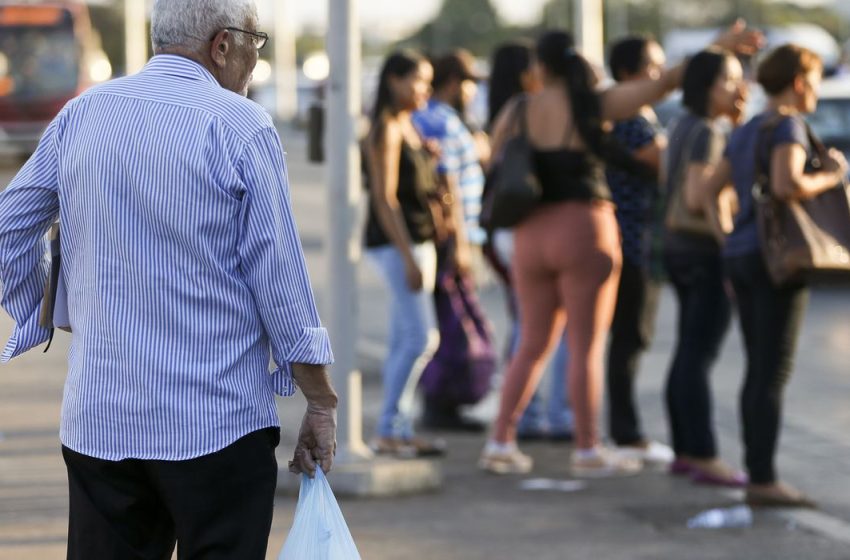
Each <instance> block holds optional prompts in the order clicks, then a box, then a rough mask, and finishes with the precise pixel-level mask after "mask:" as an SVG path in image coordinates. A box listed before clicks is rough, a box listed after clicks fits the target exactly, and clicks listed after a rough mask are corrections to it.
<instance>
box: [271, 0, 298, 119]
mask: <svg viewBox="0 0 850 560" xmlns="http://www.w3.org/2000/svg"><path fill="white" fill-rule="evenodd" d="M272 9H273V10H274V38H273V39H272V42H273V43H274V76H275V98H276V101H275V113H276V115H275V116H276V117H277V118H278V120H280V121H291V120H292V119H294V118H295V117H296V115H297V113H298V71H297V68H296V62H295V29H294V27H293V26H292V14H293V13H294V10H293V9H292V2H291V0H273V1H272Z"/></svg>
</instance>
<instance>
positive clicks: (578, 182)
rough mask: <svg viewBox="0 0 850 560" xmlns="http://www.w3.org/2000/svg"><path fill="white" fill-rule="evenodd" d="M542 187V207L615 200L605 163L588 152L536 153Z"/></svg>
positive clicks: (534, 152)
mask: <svg viewBox="0 0 850 560" xmlns="http://www.w3.org/2000/svg"><path fill="white" fill-rule="evenodd" d="M533 157H534V168H535V171H536V172H537V178H538V180H539V181H540V186H541V190H542V193H541V197H540V203H541V204H554V203H558V202H566V201H570V200H576V201H583V202H590V201H593V200H612V197H611V190H610V189H609V188H608V182H607V181H606V179H605V167H604V165H603V164H602V162H601V161H600V160H599V159H598V158H595V157H593V156H590V155H588V154H587V153H586V152H585V151H579V150H568V149H566V148H558V149H551V150H538V149H534V150H533Z"/></svg>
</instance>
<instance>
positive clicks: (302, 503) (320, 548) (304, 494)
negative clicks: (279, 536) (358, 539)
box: [278, 468, 360, 560]
mask: <svg viewBox="0 0 850 560" xmlns="http://www.w3.org/2000/svg"><path fill="white" fill-rule="evenodd" d="M278 560H360V553H358V552H357V547H356V546H355V545H354V539H353V538H351V532H350V531H349V530H348V525H346V524H345V519H344V518H343V517H342V512H341V511H340V509H339V505H337V503H336V498H334V494H333V491H332V490H331V487H330V484H328V479H327V478H325V473H323V472H322V469H321V468H317V469H316V478H310V477H309V476H307V475H306V474H303V475H301V490H300V491H299V493H298V505H297V506H296V507H295V520H294V521H293V522H292V529H290V530H289V536H287V537H286V542H285V543H284V545H283V550H281V551H280V556H278Z"/></svg>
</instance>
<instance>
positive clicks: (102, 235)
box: [0, 0, 337, 560]
mask: <svg viewBox="0 0 850 560" xmlns="http://www.w3.org/2000/svg"><path fill="white" fill-rule="evenodd" d="M257 19H258V18H257V11H256V7H255V5H254V2H253V0H158V1H157V2H156V4H155V6H154V9H153V14H152V19H151V35H152V41H153V47H154V53H155V56H154V57H153V58H152V59H151V60H150V61H149V62H148V64H147V65H146V66H145V68H144V69H143V70H142V71H141V72H140V73H138V74H136V75H134V76H129V77H126V78H122V79H118V80H114V81H112V82H109V83H106V84H103V85H101V86H98V87H95V88H92V89H90V90H88V91H87V92H85V93H83V94H82V95H81V96H79V97H78V98H76V99H74V100H73V101H71V102H70V103H68V105H66V106H65V108H64V109H63V110H62V111H61V112H60V113H59V115H58V116H57V117H56V119H55V120H54V121H53V122H52V123H51V124H50V126H49V127H48V128H47V130H46V132H45V133H44V136H43V138H42V139H41V142H40V143H39V146H38V148H37V150H36V152H35V153H34V154H33V156H32V157H31V158H30V160H29V161H27V163H26V164H25V165H24V166H23V168H22V169H21V170H20V172H19V173H18V174H17V175H16V176H15V178H14V179H13V181H12V183H11V184H10V185H9V186H8V188H7V189H6V190H5V191H4V192H3V193H2V194H0V280H2V284H3V295H2V305H3V307H4V308H5V310H6V311H7V312H8V313H9V314H10V315H11V316H12V318H13V319H14V320H15V323H16V327H15V330H14V333H13V334H12V337H11V339H10V340H9V342H8V344H7V346H6V348H5V351H4V352H3V355H2V360H3V361H7V360H9V359H10V358H12V357H14V356H16V355H18V354H21V353H22V352H24V351H26V350H27V349H29V348H32V347H33V346H35V345H38V344H40V343H42V342H44V341H45V340H46V339H47V337H48V331H47V330H46V329H43V328H42V327H40V326H39V325H38V315H39V307H40V304H41V299H42V286H43V284H44V281H45V278H46V274H47V267H46V263H45V261H44V259H43V256H44V255H45V251H46V247H45V244H44V241H43V236H44V233H45V232H46V231H47V228H48V227H49V225H50V224H51V223H53V222H54V221H55V220H56V219H57V218H60V219H61V224H62V274H63V275H64V279H65V283H66V285H67V292H68V314H69V320H70V324H71V328H72V331H73V334H72V338H71V350H70V353H69V357H68V377H67V380H66V385H65V393H64V400H63V405H62V419H61V428H60V439H61V441H62V452H63V456H64V458H65V462H66V464H67V468H68V479H69V490H70V524H69V535H68V558H71V559H93V558H97V559H99V560H101V559H112V558H114V559H131V558H132V559H136V558H139V559H141V558H169V557H170V556H171V553H172V550H173V549H174V546H175V542H176V541H177V542H179V548H180V556H181V558H205V559H212V558H233V559H239V560H246V559H258V560H259V559H262V558H265V553H266V546H267V541H268V535H269V530H270V527H271V520H272V510H273V497H274V490H275V487H276V479H277V463H276V460H275V454H274V450H275V447H276V446H277V444H278V441H279V438H280V432H279V430H280V428H279V425H280V424H279V419H278V416H277V410H276V406H275V400H274V393H278V394H280V395H289V394H292V393H293V391H294V390H295V388H296V386H297V387H299V388H300V389H301V391H302V392H303V393H304V395H305V397H306V399H307V410H306V413H305V416H304V420H303V423H302V425H301V429H300V434H299V438H298V444H297V447H296V450H295V456H294V458H293V460H292V461H291V462H290V470H292V471H293V472H307V473H310V474H314V473H315V469H316V468H318V467H321V468H323V469H324V470H328V469H330V468H331V466H332V462H333V453H334V448H335V434H336V425H335V410H336V402H337V397H336V394H335V393H334V391H333V389H332V387H331V385H330V382H329V378H328V375H327V372H326V370H325V365H326V364H329V363H331V362H332V360H333V357H332V353H331V347H330V343H329V340H328V336H327V332H326V331H325V329H324V328H322V325H321V322H320V320H319V316H318V313H317V311H316V307H315V303H314V298H313V294H312V290H311V287H310V281H309V278H308V276H307V270H306V267H305V262H304V256H303V253H302V248H301V245H300V241H299V238H298V232H297V230H296V227H295V223H294V220H293V216H292V210H291V207H290V195H289V186H288V182H287V175H286V167H285V163H284V159H283V151H282V149H281V145H280V139H279V138H278V135H277V132H276V130H275V128H274V127H273V124H272V120H271V118H270V117H269V115H268V114H267V113H266V112H265V111H263V110H262V109H261V108H260V107H259V106H258V105H256V104H254V103H253V102H251V101H249V100H247V99H246V98H245V93H246V90H247V87H248V83H249V81H250V76H251V72H252V71H253V68H254V65H255V64H256V61H257V57H258V53H257V51H258V50H259V49H260V48H262V47H263V45H264V44H265V42H266V40H267V38H268V37H267V36H266V35H265V34H264V33H261V32H259V31H258V30H257V24H258V21H257ZM270 358H271V359H272V360H273V361H274V363H275V364H276V366H277V367H276V369H275V371H274V372H272V373H270V372H269V362H270Z"/></svg>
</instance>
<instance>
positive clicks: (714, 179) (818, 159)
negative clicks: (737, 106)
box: [701, 45, 848, 507]
mask: <svg viewBox="0 0 850 560" xmlns="http://www.w3.org/2000/svg"><path fill="white" fill-rule="evenodd" d="M822 75H823V63H822V61H821V59H820V58H819V57H818V55H817V54H815V53H814V52H812V51H810V50H808V49H805V48H803V47H799V46H796V45H783V46H781V47H778V48H777V49H775V50H774V51H773V52H771V53H770V54H769V55H768V56H767V57H766V58H765V59H764V60H763V61H762V63H761V64H760V65H759V68H758V73H757V78H758V82H759V84H760V85H761V86H762V88H764V91H765V93H767V95H768V106H767V110H765V111H764V112H763V113H761V114H758V115H756V116H755V117H753V118H752V119H751V120H750V121H749V122H747V124H745V125H744V126H742V127H741V128H739V129H738V130H736V131H735V132H734V133H733V134H732V137H731V138H730V140H729V144H728V146H727V148H726V151H725V153H724V154H723V160H722V161H721V162H720V163H719V164H718V166H717V168H716V169H715V171H714V173H713V174H712V175H711V176H710V177H709V178H708V180H707V181H705V182H704V183H703V188H702V189H701V190H702V192H703V195H704V197H705V198H704V201H705V204H706V205H708V206H710V205H714V204H716V200H717V196H718V193H720V192H721V189H722V188H723V187H724V186H725V185H728V184H730V183H731V184H733V185H734V187H735V191H736V192H737V194H738V198H739V201H740V211H739V212H738V214H737V216H736V217H735V222H734V227H733V229H732V232H731V233H730V234H729V235H728V236H727V238H726V243H725V245H724V248H723V257H724V265H725V267H726V271H727V274H728V276H729V279H730V280H731V281H732V287H733V288H734V291H735V296H736V300H737V303H738V314H739V318H740V321H741V332H742V333H743V337H744V347H745V350H746V356H747V362H746V370H745V374H744V386H743V390H742V392H741V418H742V420H743V440H744V457H745V462H746V466H747V471H748V473H749V476H750V481H749V485H748V486H747V493H746V500H747V502H748V503H749V504H750V505H754V506H785V507H810V506H813V505H814V504H813V502H812V501H811V500H810V499H809V498H807V497H806V496H805V495H804V494H803V493H802V492H800V491H799V490H797V489H795V488H793V487H792V486H790V485H788V484H786V483H784V482H782V481H781V480H780V479H779V476H778V474H777V471H776V465H775V460H776V446H777V444H778V442H779V431H780V428H781V425H782V400H783V394H784V390H785V385H786V384H787V382H788V379H789V378H790V376H791V372H792V369H793V366H794V353H795V351H796V346H797V339H798V337H799V334H800V328H801V326H802V323H803V317H804V315H805V312H806V307H807V304H808V289H807V287H806V285H805V284H804V283H802V282H786V283H783V284H775V283H774V282H773V281H772V280H771V278H770V276H769V275H768V272H767V268H766V266H765V263H764V260H763V257H762V253H761V244H762V243H764V242H765V241H766V240H763V239H760V237H759V235H758V230H757V226H756V217H755V200H754V198H753V184H754V183H755V182H756V175H757V169H758V168H761V169H762V170H764V172H765V173H767V175H768V177H769V185H768V188H769V189H770V191H771V193H772V195H773V196H776V197H777V198H779V199H780V200H806V199H809V198H812V197H815V196H817V195H818V194H821V193H823V192H825V191H827V190H829V189H831V188H833V187H835V186H836V185H837V184H839V183H840V182H841V181H842V180H843V179H844V178H845V177H846V175H847V169H848V166H847V161H846V159H845V158H844V156H843V155H842V154H841V152H838V151H836V150H829V151H821V150H819V149H817V147H816V146H814V145H812V142H811V141H810V137H809V134H808V133H807V128H806V123H805V121H804V120H803V115H804V114H806V113H811V112H812V111H814V110H815V108H816V107H817V102H818V96H817V91H818V87H819V85H820V81H821V77H822Z"/></svg>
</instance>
